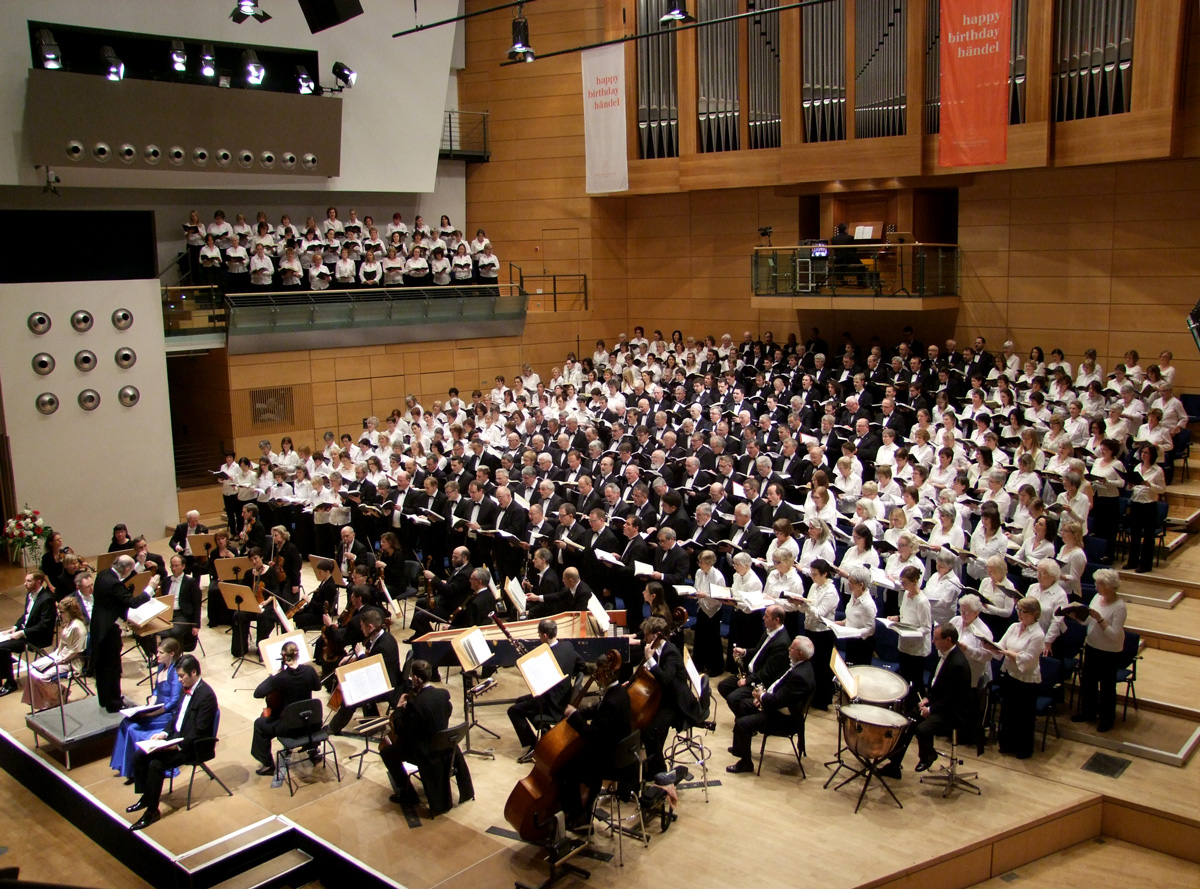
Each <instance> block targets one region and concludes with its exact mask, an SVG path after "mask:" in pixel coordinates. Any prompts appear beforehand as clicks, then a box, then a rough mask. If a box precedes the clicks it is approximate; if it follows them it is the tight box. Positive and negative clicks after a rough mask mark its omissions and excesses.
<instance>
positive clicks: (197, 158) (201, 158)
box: [192, 148, 208, 167]
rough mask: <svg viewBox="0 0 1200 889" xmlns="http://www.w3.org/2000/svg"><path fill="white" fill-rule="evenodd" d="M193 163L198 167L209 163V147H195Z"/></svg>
mask: <svg viewBox="0 0 1200 889" xmlns="http://www.w3.org/2000/svg"><path fill="white" fill-rule="evenodd" d="M192 163H193V164H195V165H196V166H197V167H203V166H204V165H205V164H207V163H208V149H207V148H193V149H192Z"/></svg>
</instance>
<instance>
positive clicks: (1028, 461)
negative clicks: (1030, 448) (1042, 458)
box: [1004, 453, 1041, 494]
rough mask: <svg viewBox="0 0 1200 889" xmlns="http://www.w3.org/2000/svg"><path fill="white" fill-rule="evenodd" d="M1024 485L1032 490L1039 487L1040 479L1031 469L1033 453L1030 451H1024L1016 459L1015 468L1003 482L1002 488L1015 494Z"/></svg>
mask: <svg viewBox="0 0 1200 889" xmlns="http://www.w3.org/2000/svg"><path fill="white" fill-rule="evenodd" d="M1026 485H1028V486H1030V487H1032V488H1033V489H1034V491H1036V490H1037V489H1038V488H1040V487H1041V479H1039V478H1038V474H1037V473H1036V472H1034V469H1033V454H1030V453H1024V454H1022V455H1021V456H1020V457H1019V458H1018V459H1017V470H1016V472H1014V473H1012V474H1011V475H1009V477H1008V480H1007V481H1006V482H1005V483H1004V490H1006V491H1008V493H1009V494H1016V493H1017V492H1018V491H1020V490H1021V488H1022V487H1024V486H1026Z"/></svg>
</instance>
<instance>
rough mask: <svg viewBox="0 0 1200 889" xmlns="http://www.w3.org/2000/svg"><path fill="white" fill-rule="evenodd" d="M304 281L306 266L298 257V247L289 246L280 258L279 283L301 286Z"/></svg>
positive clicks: (284, 285) (281, 284)
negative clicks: (303, 265) (301, 263)
mask: <svg viewBox="0 0 1200 889" xmlns="http://www.w3.org/2000/svg"><path fill="white" fill-rule="evenodd" d="M303 282H304V268H303V267H302V266H301V265H300V260H299V259H297V258H296V248H295V247H287V248H285V249H284V251H283V258H282V259H281V260H279V284H280V286H282V287H299V286H300V285H301V284H302V283H303Z"/></svg>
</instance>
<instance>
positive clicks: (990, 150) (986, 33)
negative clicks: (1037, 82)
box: [938, 0, 1012, 167]
mask: <svg viewBox="0 0 1200 889" xmlns="http://www.w3.org/2000/svg"><path fill="white" fill-rule="evenodd" d="M941 6H942V13H941V41H940V43H941V103H942V110H941V138H940V140H939V143H938V166H941V167H973V166H979V165H983V164H1002V163H1004V162H1005V161H1006V160H1007V159H1008V68H1009V54H1010V52H1009V44H1010V34H1009V32H1010V29H1011V27H1012V0H942V4H941Z"/></svg>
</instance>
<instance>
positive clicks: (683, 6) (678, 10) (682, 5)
mask: <svg viewBox="0 0 1200 889" xmlns="http://www.w3.org/2000/svg"><path fill="white" fill-rule="evenodd" d="M695 20H696V19H695V18H694V17H693V16H691V15H689V14H688V11H687V3H686V2H685V0H677V2H674V3H672V4H671V5H670V7H668V9H667V12H666V15H664V16H663V17H662V18H660V19H659V20H658V23H659V24H660V25H662V26H664V27H665V26H667V25H670V24H672V23H675V24H680V25H685V24H687V23H689V22H694V21H695Z"/></svg>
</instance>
